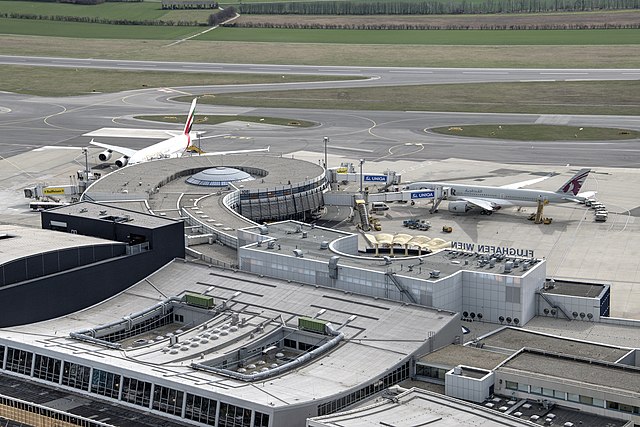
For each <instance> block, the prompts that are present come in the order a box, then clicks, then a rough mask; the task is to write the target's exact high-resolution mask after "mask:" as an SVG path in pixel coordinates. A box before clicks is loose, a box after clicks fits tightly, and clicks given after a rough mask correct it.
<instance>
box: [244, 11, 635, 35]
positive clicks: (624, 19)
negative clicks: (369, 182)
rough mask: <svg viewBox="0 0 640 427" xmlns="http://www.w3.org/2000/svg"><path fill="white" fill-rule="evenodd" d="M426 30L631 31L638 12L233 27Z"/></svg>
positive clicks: (263, 18) (262, 21)
mask: <svg viewBox="0 0 640 427" xmlns="http://www.w3.org/2000/svg"><path fill="white" fill-rule="evenodd" d="M381 22H383V23H384V25H387V26H389V27H392V28H393V27H400V28H403V27H408V28H411V27H419V28H429V29H438V28H441V29H447V28H460V29H482V30H486V29H490V28H519V29H527V28H557V29H560V28H565V27H566V28H567V29H570V28H589V29H591V28H593V29H595V28H620V27H622V26H629V28H633V27H634V26H637V25H638V24H639V23H640V10H624V11H621V10H613V11H611V10H608V11H595V12H574V13H487V14H458V15H392V16H385V17H384V18H383V19H381V17H380V16H378V15H352V16H335V15H241V16H240V18H238V19H237V20H236V21H234V25H237V26H240V27H247V28H249V27H256V28H265V27H266V28H269V27H273V28H288V27H294V26H299V27H302V28H349V27H350V26H355V27H367V26H376V25H380V24H381Z"/></svg>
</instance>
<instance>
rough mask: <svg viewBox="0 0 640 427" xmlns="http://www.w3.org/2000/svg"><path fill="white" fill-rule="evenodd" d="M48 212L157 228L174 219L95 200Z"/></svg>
mask: <svg viewBox="0 0 640 427" xmlns="http://www.w3.org/2000/svg"><path fill="white" fill-rule="evenodd" d="M49 211H50V212H53V213H59V214H66V215H72V216H78V217H83V218H93V219H96V220H101V221H109V222H114V221H115V222H126V223H129V224H131V225H135V226H137V227H144V228H157V227H163V226H166V225H167V224H174V223H175V220H173V219H170V218H163V217H159V216H155V215H150V214H145V213H141V212H138V211H134V210H129V209H124V208H121V207H115V206H111V205H103V204H101V203H95V202H79V203H74V204H71V205H66V206H60V207H59V208H54V209H50V210H49Z"/></svg>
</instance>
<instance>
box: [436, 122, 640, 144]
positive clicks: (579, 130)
mask: <svg viewBox="0 0 640 427" xmlns="http://www.w3.org/2000/svg"><path fill="white" fill-rule="evenodd" d="M429 131H430V132H436V133H441V134H445V135H455V136H467V137H472V138H496V139H510V140H515V141H613V140H619V139H635V138H638V137H640V132H638V131H634V130H629V129H615V128H601V127H574V126H550V125H497V124H495V125H478V126H454V127H451V126H448V127H442V128H433V129H429Z"/></svg>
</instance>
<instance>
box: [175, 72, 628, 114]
mask: <svg viewBox="0 0 640 427" xmlns="http://www.w3.org/2000/svg"><path fill="white" fill-rule="evenodd" d="M187 101H188V100H187ZM202 102H203V103H207V102H210V103H212V104H219V105H234V106H251V107H274V108H314V109H316V108H318V109H325V108H330V109H342V110H386V111H412V110H415V111H451V112H477V113H533V114H617V115H640V81H637V80H631V81H602V82H533V83H482V84H448V85H422V86H395V87H376V88H356V89H347V88H343V89H314V90H304V91H303V90H293V91H267V92H248V93H234V94H221V95H218V96H216V97H215V98H212V99H203V100H202Z"/></svg>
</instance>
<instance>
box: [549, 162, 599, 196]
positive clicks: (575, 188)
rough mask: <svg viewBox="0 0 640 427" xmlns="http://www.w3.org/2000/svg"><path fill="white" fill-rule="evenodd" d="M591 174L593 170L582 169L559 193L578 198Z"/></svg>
mask: <svg viewBox="0 0 640 427" xmlns="http://www.w3.org/2000/svg"><path fill="white" fill-rule="evenodd" d="M589 172H591V169H581V170H579V171H578V173H577V174H575V175H574V176H573V177H571V179H569V181H567V182H566V183H564V185H563V186H562V187H560V189H559V190H558V191H557V192H558V193H563V194H568V193H571V194H573V195H574V196H577V195H578V193H579V192H580V189H581V188H582V185H583V184H584V182H585V181H586V179H587V176H588V175H589Z"/></svg>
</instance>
